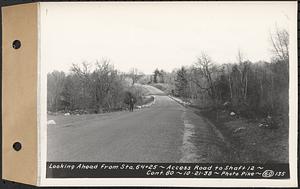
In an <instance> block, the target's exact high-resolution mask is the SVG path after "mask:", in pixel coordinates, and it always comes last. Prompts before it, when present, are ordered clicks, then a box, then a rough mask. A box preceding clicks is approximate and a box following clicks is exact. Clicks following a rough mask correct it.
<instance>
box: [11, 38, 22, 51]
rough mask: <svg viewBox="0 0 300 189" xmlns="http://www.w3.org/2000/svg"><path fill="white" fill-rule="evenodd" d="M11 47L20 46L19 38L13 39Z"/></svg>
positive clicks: (16, 47) (17, 47)
mask: <svg viewBox="0 0 300 189" xmlns="http://www.w3.org/2000/svg"><path fill="white" fill-rule="evenodd" d="M12 47H13V48H14V49H19V48H20V47H21V41H19V40H14V42H13V44H12Z"/></svg>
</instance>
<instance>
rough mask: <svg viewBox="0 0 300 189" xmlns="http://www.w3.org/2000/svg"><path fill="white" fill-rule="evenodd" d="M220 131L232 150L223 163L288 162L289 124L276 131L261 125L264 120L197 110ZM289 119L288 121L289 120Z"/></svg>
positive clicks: (229, 149) (227, 152) (223, 112)
mask: <svg viewBox="0 0 300 189" xmlns="http://www.w3.org/2000/svg"><path fill="white" fill-rule="evenodd" d="M195 113H197V114H199V115H201V116H204V117H205V118H206V119H208V120H209V121H210V122H212V123H213V124H214V125H215V126H216V127H217V129H219V130H220V131H221V133H222V134H223V135H224V137H225V138H226V140H227V141H228V142H229V144H230V145H229V147H228V149H226V153H225V156H224V160H223V161H226V162H232V163H288V158H289V156H288V154H289V153H288V122H287V121H286V123H284V124H283V125H281V126H280V127H278V128H276V129H271V128H267V127H262V126H261V120H250V119H245V118H241V117H238V116H236V115H234V116H233V115H230V113H231V112H228V111H220V112H219V113H218V119H217V113H216V112H215V111H212V110H201V109H196V110H195ZM287 120H288V119H287Z"/></svg>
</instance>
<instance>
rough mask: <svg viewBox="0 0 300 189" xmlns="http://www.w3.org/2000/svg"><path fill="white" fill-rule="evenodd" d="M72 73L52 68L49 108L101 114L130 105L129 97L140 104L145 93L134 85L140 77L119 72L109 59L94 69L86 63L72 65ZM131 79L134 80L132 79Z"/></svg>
mask: <svg viewBox="0 0 300 189" xmlns="http://www.w3.org/2000/svg"><path fill="white" fill-rule="evenodd" d="M70 71H71V72H70V73H69V74H66V73H65V72H62V71H53V72H51V73H48V75H47V106H48V107H47V108H48V111H51V112H57V111H67V112H69V111H77V112H76V113H101V112H107V111H115V110H122V109H124V108H127V107H128V104H129V99H131V98H134V102H135V103H137V104H141V103H142V101H143V92H142V91H141V89H140V88H139V87H137V86H135V85H134V83H135V82H136V80H137V78H139V77H140V75H138V74H137V73H136V70H134V72H130V73H129V74H125V73H122V72H119V71H118V70H117V69H115V68H114V67H113V65H111V64H110V62H109V60H102V61H101V62H96V64H95V69H94V70H91V69H90V64H88V63H86V62H83V63H82V64H81V65H77V64H73V65H72V67H71V69H70ZM128 78H131V79H132V81H129V80H128Z"/></svg>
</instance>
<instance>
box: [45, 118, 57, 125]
mask: <svg viewBox="0 0 300 189" xmlns="http://www.w3.org/2000/svg"><path fill="white" fill-rule="evenodd" d="M55 124H56V123H55V121H54V120H52V119H51V120H48V121H47V125H55Z"/></svg>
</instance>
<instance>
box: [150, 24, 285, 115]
mask: <svg viewBox="0 0 300 189" xmlns="http://www.w3.org/2000/svg"><path fill="white" fill-rule="evenodd" d="M270 41H271V46H272V49H273V53H274V56H273V58H272V60H271V61H270V62H266V61H259V62H251V61H250V60H247V59H246V58H245V55H244V53H243V52H242V51H241V50H239V51H238V53H237V60H236V62H233V63H224V64H221V65H220V64H216V63H214V61H213V60H212V58H211V57H210V56H209V55H207V54H206V53H204V52H203V53H202V54H201V55H200V56H199V57H198V58H197V60H196V63H195V64H194V65H192V66H188V67H181V68H180V69H177V70H174V71H173V72H171V73H166V72H164V71H159V69H156V70H155V71H154V73H153V78H154V79H153V80H152V83H159V82H160V83H165V84H168V86H169V87H170V88H171V89H172V90H169V91H171V94H172V95H174V96H177V97H181V98H182V99H185V100H186V101H192V104H197V105H199V106H201V107H211V108H214V109H216V110H219V109H222V108H224V107H226V108H227V109H229V110H230V111H234V112H236V113H238V114H239V115H243V116H248V117H258V116H268V115H279V114H280V115H282V114H285V115H288V107H289V106H288V105H289V101H288V100H289V92H288V91H289V48H288V45H289V34H288V32H287V31H286V30H285V29H277V30H276V32H275V33H274V34H272V35H271V37H270ZM164 78H171V79H169V80H168V81H165V80H164Z"/></svg>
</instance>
